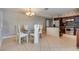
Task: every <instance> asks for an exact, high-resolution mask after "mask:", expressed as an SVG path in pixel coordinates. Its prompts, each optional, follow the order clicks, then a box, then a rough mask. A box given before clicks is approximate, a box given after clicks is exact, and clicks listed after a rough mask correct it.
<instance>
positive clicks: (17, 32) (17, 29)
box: [15, 24, 21, 35]
mask: <svg viewBox="0 0 79 59" xmlns="http://www.w3.org/2000/svg"><path fill="white" fill-rule="evenodd" d="M15 30H16V34H17V35H18V34H19V33H20V32H21V28H20V25H18V24H17V25H16V26H15Z"/></svg>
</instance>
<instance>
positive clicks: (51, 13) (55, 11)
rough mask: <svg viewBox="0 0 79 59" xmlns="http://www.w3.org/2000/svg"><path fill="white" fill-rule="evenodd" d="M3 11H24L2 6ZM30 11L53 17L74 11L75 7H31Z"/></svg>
mask: <svg viewBox="0 0 79 59" xmlns="http://www.w3.org/2000/svg"><path fill="white" fill-rule="evenodd" d="M2 10H4V11H11V12H18V13H22V12H23V13H24V12H25V11H24V10H25V9H24V8H3V9H2ZM32 11H33V12H35V13H36V15H38V16H44V17H55V16H62V15H64V14H65V13H69V12H74V11H75V8H47V9H45V8H32ZM24 15H25V14H24Z"/></svg>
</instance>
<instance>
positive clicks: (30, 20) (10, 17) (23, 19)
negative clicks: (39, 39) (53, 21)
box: [2, 11, 44, 36]
mask: <svg viewBox="0 0 79 59" xmlns="http://www.w3.org/2000/svg"><path fill="white" fill-rule="evenodd" d="M3 12H4V16H3V17H4V19H3V31H2V35H3V36H9V35H13V34H15V25H16V24H21V25H23V24H29V27H30V29H33V25H34V24H43V20H44V19H42V18H41V17H39V16H34V17H27V16H25V15H24V14H21V13H15V12H9V11H3Z"/></svg>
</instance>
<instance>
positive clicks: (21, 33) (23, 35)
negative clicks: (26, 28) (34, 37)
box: [20, 32, 28, 37]
mask: <svg viewBox="0 0 79 59" xmlns="http://www.w3.org/2000/svg"><path fill="white" fill-rule="evenodd" d="M27 35H28V34H27V33H23V32H20V37H25V36H27Z"/></svg>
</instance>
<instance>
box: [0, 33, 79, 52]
mask: <svg viewBox="0 0 79 59" xmlns="http://www.w3.org/2000/svg"><path fill="white" fill-rule="evenodd" d="M78 50H79V49H78V48H76V37H75V36H72V35H66V34H65V35H63V37H61V38H57V37H54V36H50V35H43V36H42V39H40V42H39V43H38V44H34V43H33V42H31V41H30V42H29V43H28V44H27V43H26V42H24V43H22V44H18V43H17V42H16V39H15V38H9V39H5V40H4V41H3V44H2V47H1V48H0V51H78Z"/></svg>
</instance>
